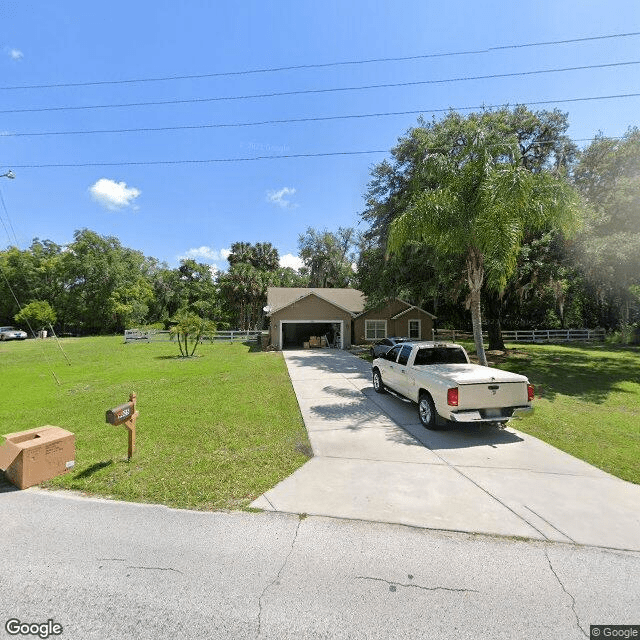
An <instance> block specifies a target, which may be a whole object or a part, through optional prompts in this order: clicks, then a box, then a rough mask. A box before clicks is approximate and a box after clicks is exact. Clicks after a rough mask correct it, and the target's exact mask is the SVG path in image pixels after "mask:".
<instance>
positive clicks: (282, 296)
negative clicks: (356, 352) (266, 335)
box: [267, 287, 365, 349]
mask: <svg viewBox="0 0 640 640" xmlns="http://www.w3.org/2000/svg"><path fill="white" fill-rule="evenodd" d="M364 303H365V298H364V295H363V293H362V292H361V291H358V290H356V289H322V288H315V289H314V288H296V287H291V288H289V287H269V288H268V289H267V315H268V316H269V318H270V320H271V327H270V331H271V336H270V337H271V344H272V345H273V346H274V347H276V348H277V349H286V348H287V347H302V344H303V343H304V342H307V341H308V340H309V338H310V337H311V336H327V340H328V341H329V342H330V344H333V345H335V346H337V347H339V348H341V349H345V348H346V347H348V346H350V345H351V344H352V342H351V321H352V320H353V318H354V316H356V315H358V314H359V313H361V312H362V311H363V309H364Z"/></svg>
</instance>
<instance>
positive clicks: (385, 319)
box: [353, 298, 436, 344]
mask: <svg viewBox="0 0 640 640" xmlns="http://www.w3.org/2000/svg"><path fill="white" fill-rule="evenodd" d="M435 319H436V316H434V315H433V314H431V313H429V312H428V311H425V310H424V309H420V308H419V307H415V306H413V305H411V304H409V303H408V302H405V301H404V300H400V298H396V299H395V300H391V301H390V302H388V303H387V304H385V305H382V306H380V307H378V308H376V309H369V311H364V312H363V313H360V314H358V315H357V316H356V317H355V318H354V320H353V338H354V339H353V343H354V344H366V343H368V342H375V341H376V340H381V339H382V338H386V337H387V336H395V337H400V336H406V337H408V338H411V339H412V340H433V321H434V320H435Z"/></svg>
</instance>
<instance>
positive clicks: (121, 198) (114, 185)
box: [89, 178, 142, 211]
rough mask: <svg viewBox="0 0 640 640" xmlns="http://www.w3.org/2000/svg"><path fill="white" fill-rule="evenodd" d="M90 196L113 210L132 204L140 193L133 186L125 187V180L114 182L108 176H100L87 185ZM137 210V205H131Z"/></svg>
mask: <svg viewBox="0 0 640 640" xmlns="http://www.w3.org/2000/svg"><path fill="white" fill-rule="evenodd" d="M89 192H90V193H91V196H92V198H93V199H94V200H95V201H96V202H99V203H100V204H101V205H102V206H104V207H106V208H107V209H109V211H115V210H116V209H122V208H124V207H129V206H132V205H133V202H134V201H135V199H136V198H137V197H138V196H139V195H140V194H141V193H142V192H141V191H140V190H139V189H136V188H135V187H127V183H126V182H115V181H114V180H109V179H108V178H100V180H98V181H97V182H96V183H95V184H92V185H91V186H90V187H89ZM133 209H134V210H137V207H133Z"/></svg>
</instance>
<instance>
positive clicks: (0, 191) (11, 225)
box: [0, 189, 18, 247]
mask: <svg viewBox="0 0 640 640" xmlns="http://www.w3.org/2000/svg"><path fill="white" fill-rule="evenodd" d="M0 204H2V209H3V210H4V215H5V217H6V218H7V222H8V223H9V226H10V227H11V232H12V233H13V240H14V241H15V243H16V247H17V246H18V236H17V235H16V232H15V229H14V228H13V224H12V222H11V218H10V217H9V212H8V211H7V205H6V204H5V202H4V196H3V195H2V189H0ZM0 221H2V226H3V228H4V230H5V232H6V234H7V237H8V238H9V242H11V236H10V234H9V230H8V229H7V225H5V223H4V219H3V218H1V217H0Z"/></svg>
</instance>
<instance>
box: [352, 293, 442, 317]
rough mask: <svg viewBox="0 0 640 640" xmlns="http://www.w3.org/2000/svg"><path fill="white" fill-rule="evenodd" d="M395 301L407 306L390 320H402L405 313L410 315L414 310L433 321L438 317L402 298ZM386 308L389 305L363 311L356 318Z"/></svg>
mask: <svg viewBox="0 0 640 640" xmlns="http://www.w3.org/2000/svg"><path fill="white" fill-rule="evenodd" d="M393 299H394V300H397V301H398V302H402V304H405V305H407V308H406V309H403V310H402V311H400V313H396V315H395V316H392V317H391V318H390V320H397V319H398V318H400V317H401V316H403V315H404V314H405V313H409V311H413V310H414V309H415V310H416V311H421V312H422V313H424V314H426V315H428V316H429V317H430V318H431V319H432V320H435V319H436V318H437V317H438V316H434V315H433V313H429V312H428V311H425V310H424V309H421V308H420V307H416V306H414V305H412V304H409V303H408V302H407V301H406V300H403V299H402V298H393ZM385 306H388V304H387V305H380V306H379V307H376V308H375V309H367V310H366V311H362V312H360V313H359V314H358V315H357V316H356V317H357V318H359V317H360V316H363V315H365V314H367V313H369V312H370V311H376V310H380V309H384V308H385Z"/></svg>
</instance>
